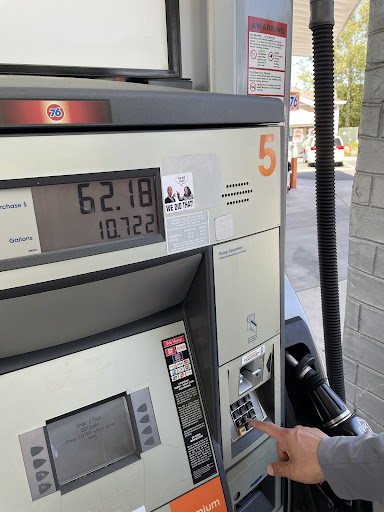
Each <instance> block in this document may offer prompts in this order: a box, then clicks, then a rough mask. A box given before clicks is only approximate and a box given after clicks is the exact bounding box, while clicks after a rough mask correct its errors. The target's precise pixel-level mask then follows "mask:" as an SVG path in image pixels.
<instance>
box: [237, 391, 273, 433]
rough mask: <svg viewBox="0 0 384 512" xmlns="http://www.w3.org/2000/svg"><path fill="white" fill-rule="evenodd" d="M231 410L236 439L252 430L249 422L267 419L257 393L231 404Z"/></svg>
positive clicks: (247, 395)
mask: <svg viewBox="0 0 384 512" xmlns="http://www.w3.org/2000/svg"><path fill="white" fill-rule="evenodd" d="M229 409H230V413H231V419H232V421H233V423H234V425H235V428H236V438H238V437H240V436H242V435H244V434H246V433H247V432H249V431H250V430H252V427H251V426H250V425H248V420H264V419H265V418H266V414H265V412H264V410H263V408H262V406H261V404H260V402H259V399H258V398H257V395H256V392H255V391H252V392H251V393H248V394H246V395H245V396H244V397H242V398H240V399H239V400H237V402H235V403H233V404H231V405H230V407H229ZM233 440H235V439H233Z"/></svg>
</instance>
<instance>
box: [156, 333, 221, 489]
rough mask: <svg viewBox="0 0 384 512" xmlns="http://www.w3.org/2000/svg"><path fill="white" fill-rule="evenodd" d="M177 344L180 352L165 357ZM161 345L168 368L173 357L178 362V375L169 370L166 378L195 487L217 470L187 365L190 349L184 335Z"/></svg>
mask: <svg viewBox="0 0 384 512" xmlns="http://www.w3.org/2000/svg"><path fill="white" fill-rule="evenodd" d="M176 340H177V341H176ZM180 341H183V345H184V347H185V348H183V351H182V352H178V353H177V354H172V355H168V348H169V347H170V346H173V345H175V344H176V343H180ZM162 344H163V351H164V356H165V360H166V363H167V367H168V368H170V365H171V364H173V363H174V362H175V358H177V359H178V360H179V361H178V363H177V372H175V371H174V370H169V378H170V381H171V386H172V391H173V396H174V398H175V403H176V408H177V413H178V415H179V420H180V425H181V430H182V432H183V437H184V443H185V448H186V450H187V456H188V461H189V466H190V468H191V473H192V480H193V483H194V484H197V483H199V482H202V481H203V480H206V479H207V478H209V477H211V476H213V475H215V474H216V473H217V469H216V462H215V459H214V456H213V450H212V445H211V441H210V438H209V435H208V429H207V424H206V421H205V417H204V414H203V408H202V405H201V400H200V395H199V391H198V389H197V384H196V379H195V376H194V373H193V370H192V368H191V365H190V358H189V350H188V347H187V345H186V343H185V336H184V334H180V335H178V336H175V337H174V338H170V339H168V340H163V341H162ZM187 361H188V363H187Z"/></svg>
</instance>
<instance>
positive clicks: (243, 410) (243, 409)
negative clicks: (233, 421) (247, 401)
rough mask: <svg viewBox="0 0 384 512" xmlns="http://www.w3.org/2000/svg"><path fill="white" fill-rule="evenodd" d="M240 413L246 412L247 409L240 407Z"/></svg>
mask: <svg viewBox="0 0 384 512" xmlns="http://www.w3.org/2000/svg"><path fill="white" fill-rule="evenodd" d="M240 412H241V414H244V413H246V412H247V408H246V407H245V405H243V406H242V407H240Z"/></svg>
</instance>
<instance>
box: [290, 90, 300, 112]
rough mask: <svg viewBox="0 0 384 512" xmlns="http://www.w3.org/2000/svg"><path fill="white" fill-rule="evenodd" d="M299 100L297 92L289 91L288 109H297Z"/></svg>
mask: <svg viewBox="0 0 384 512" xmlns="http://www.w3.org/2000/svg"><path fill="white" fill-rule="evenodd" d="M299 108H300V101H299V93H298V92H291V99H290V102H289V110H299Z"/></svg>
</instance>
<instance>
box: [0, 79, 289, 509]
mask: <svg viewBox="0 0 384 512" xmlns="http://www.w3.org/2000/svg"><path fill="white" fill-rule="evenodd" d="M92 86H93V87H92V94H91V96H92V97H91V98H90V91H89V89H88V81H87V80H79V79H46V80H44V79H41V78H39V77H28V78H23V77H1V80H0V104H1V108H2V111H1V112H2V114H1V116H2V117H1V124H2V131H3V137H1V139H0V145H1V151H0V153H1V158H2V165H1V176H0V205H1V209H0V212H1V221H0V244H1V262H0V267H1V270H2V272H1V274H0V287H1V290H0V298H1V301H0V323H1V326H2V327H1V345H0V346H1V349H0V350H1V352H0V373H1V376H0V401H1V403H2V407H3V414H4V418H6V421H3V422H2V424H1V427H0V433H1V438H2V445H3V463H2V464H1V465H0V474H1V484H0V488H1V490H0V496H1V498H0V504H1V507H0V508H1V510H4V511H15V512H16V511H20V512H23V511H27V510H30V509H31V507H32V506H33V509H34V510H36V511H43V510H50V511H52V512H54V511H56V510H57V511H59V510H60V511H67V510H72V511H85V510H87V511H88V510H105V511H107V510H108V511H110V510H123V511H129V512H132V511H140V512H141V511H142V510H145V511H147V512H149V511H153V510H161V511H164V512H165V511H169V510H171V511H173V512H174V511H178V510H183V511H186V510H192V509H193V511H194V510H195V509H196V507H197V510H199V508H200V509H203V510H210V509H211V508H214V509H216V510H234V509H236V510H245V508H244V507H248V506H249V503H252V506H254V507H255V506H258V507H260V509H261V510H268V511H271V512H272V511H274V510H278V509H279V508H280V507H281V503H282V497H281V488H280V482H279V481H278V480H275V479H273V478H271V477H269V476H268V475H267V473H266V466H267V465H268V463H270V462H271V461H273V460H274V459H275V458H276V448H275V443H274V442H273V440H272V439H269V438H267V436H266V435H262V434H261V433H260V432H258V431H255V430H253V429H251V428H250V427H249V426H248V424H247V419H249V418H258V419H261V420H265V421H274V422H276V423H281V419H282V397H281V390H282V388H281V379H282V377H281V355H280V354H281V342H282V331H281V325H282V309H281V306H280V304H281V295H282V289H283V280H282V275H283V274H282V271H283V266H282V264H283V260H282V258H281V250H282V247H281V240H282V223H283V219H282V216H281V211H282V208H281V202H282V201H283V198H282V195H281V190H282V187H283V186H284V185H285V176H284V173H283V172H281V165H282V159H281V146H282V143H283V142H282V141H283V137H282V128H281V127H280V126H279V123H280V122H281V120H282V119H283V107H282V103H281V101H280V100H276V99H271V98H254V99H253V100H249V99H247V98H244V97H241V96H232V95H219V94H217V95H216V94H209V93H197V92H193V91H177V90H174V89H164V90H163V89H161V88H158V87H148V86H140V85H138V84H134V85H133V84H120V83H107V82H101V81H100V82H98V81H93V84H92ZM16 88H17V90H18V96H19V98H23V99H16V100H15V99H14V97H13V95H12V91H14V90H15V89H16ZM224 105H225V108H223V107H224ZM25 112H28V115H26V114H25ZM52 116H53V117H52ZM55 117H56V118H57V119H59V122H56V123H55ZM171 127H172V129H171ZM283 189H284V188H283ZM248 502H249V503H248ZM193 507H195V508H193ZM204 507H205V508H204ZM210 507H211V508H210Z"/></svg>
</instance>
